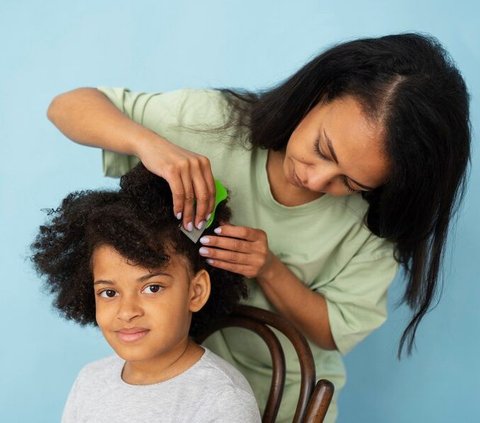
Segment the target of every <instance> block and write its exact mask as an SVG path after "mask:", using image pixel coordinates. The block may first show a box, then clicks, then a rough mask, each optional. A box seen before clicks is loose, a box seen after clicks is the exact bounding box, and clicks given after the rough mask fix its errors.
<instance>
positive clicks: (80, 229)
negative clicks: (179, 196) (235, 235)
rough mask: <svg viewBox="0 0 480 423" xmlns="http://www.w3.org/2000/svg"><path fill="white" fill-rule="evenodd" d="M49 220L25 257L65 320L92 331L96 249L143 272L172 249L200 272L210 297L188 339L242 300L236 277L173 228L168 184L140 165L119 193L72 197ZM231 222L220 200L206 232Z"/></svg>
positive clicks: (243, 291) (240, 283) (123, 181)
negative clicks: (103, 248)
mask: <svg viewBox="0 0 480 423" xmlns="http://www.w3.org/2000/svg"><path fill="white" fill-rule="evenodd" d="M48 215H49V221H48V222H47V223H46V224H45V225H42V226H40V230H39V233H38V235H37V237H36V239H35V241H34V242H33V243H32V245H31V248H32V253H33V254H32V257H31V258H32V261H33V263H34V266H35V269H36V271H37V272H38V273H39V274H40V275H41V276H43V277H44V278H45V280H46V286H47V288H48V290H49V291H50V293H52V294H53V295H54V306H55V307H56V308H57V309H58V310H59V311H60V313H61V314H62V315H63V316H64V317H66V318H67V319H72V320H75V321H76V322H78V323H80V324H82V325H87V324H93V325H96V321H95V297H94V290H93V275H92V269H91V257H92V253H93V251H94V249H95V248H96V247H97V246H100V245H110V246H112V247H113V248H115V250H117V251H118V252H119V253H120V254H121V255H122V256H124V257H125V258H127V259H128V260H129V261H130V262H132V263H134V264H136V265H140V266H142V267H145V268H148V269H154V268H159V267H163V266H165V265H166V264H167V263H168V261H169V259H170V257H169V252H172V251H175V253H177V254H180V255H182V256H184V257H185V258H186V259H187V261H188V262H189V263H190V265H191V270H192V271H193V272H194V273H196V272H197V271H199V270H200V269H206V270H207V271H208V273H209V274H210V281H211V294H210V298H209V300H208V301H207V303H206V304H205V306H204V307H203V308H202V309H201V310H200V311H199V312H197V313H194V314H193V316H192V324H191V327H190V335H191V336H193V337H195V336H196V335H197V334H199V333H201V332H203V331H204V330H205V329H206V328H208V327H209V326H210V325H211V324H212V323H213V322H214V321H216V320H218V319H219V318H221V317H222V316H224V315H226V314H228V313H230V312H231V311H232V309H233V308H234V306H235V305H236V304H237V303H238V302H239V301H240V299H241V298H245V297H246V296H247V288H246V285H245V282H244V280H243V277H242V276H240V275H237V274H234V273H231V272H227V271H225V270H221V269H217V268H214V267H212V266H209V265H208V264H207V262H206V261H205V259H204V258H203V257H202V256H200V255H199V253H198V249H199V245H198V244H195V243H193V242H192V241H191V240H190V239H188V238H187V237H186V236H185V235H184V234H183V233H182V232H181V231H180V230H179V227H178V225H179V223H178V220H177V219H176V218H175V216H174V213H173V204H172V193H171V191H170V188H169V185H168V183H167V182H166V181H165V180H164V179H162V178H160V177H158V176H156V175H154V174H152V173H151V172H149V171H148V170H147V169H146V168H145V167H144V166H143V165H142V164H141V163H140V164H139V165H137V166H136V167H135V168H134V169H132V170H131V171H130V172H129V173H127V174H126V175H125V176H123V177H122V178H121V181H120V190H118V191H79V192H73V193H71V194H69V195H68V196H67V197H66V198H65V199H64V200H63V201H62V203H61V205H60V207H59V208H58V209H55V210H53V209H52V210H49V211H48ZM229 218H230V210H229V209H228V207H227V206H226V204H225V202H223V203H221V204H220V205H219V206H218V207H217V210H216V213H215V221H214V222H213V223H212V225H211V226H210V227H209V228H208V229H207V230H206V231H205V234H209V233H212V230H213V228H215V227H216V226H218V224H219V222H226V221H228V219H229Z"/></svg>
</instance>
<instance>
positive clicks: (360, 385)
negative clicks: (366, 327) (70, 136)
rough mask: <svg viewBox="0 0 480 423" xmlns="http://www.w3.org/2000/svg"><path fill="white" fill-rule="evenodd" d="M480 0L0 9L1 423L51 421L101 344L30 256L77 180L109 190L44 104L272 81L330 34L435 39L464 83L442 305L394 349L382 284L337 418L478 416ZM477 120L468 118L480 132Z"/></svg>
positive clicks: (396, 311) (13, 4)
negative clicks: (403, 353)
mask: <svg viewBox="0 0 480 423" xmlns="http://www.w3.org/2000/svg"><path fill="white" fill-rule="evenodd" d="M478 4H479V3H478V2H474V1H473V0H472V1H462V2H459V1H455V0H445V1H439V0H423V1H422V0H403V1H399V2H392V1H383V2H381V1H377V0H364V1H362V2H357V1H354V0H345V1H337V2H331V1H329V2H326V1H313V0H311V1H310V0H303V1H301V0H300V1H279V0H275V1H274V0H269V1H260V0H257V1H253V0H251V1H246V0H243V1H240V0H239V1H227V0H224V1H221V0H217V1H214V0H209V1H194V0H191V1H188V0H176V1H168V2H167V1H165V0H156V1H146V0H136V1H135V2H134V1H129V2H127V1H119V0H116V1H99V0H95V1H94V0H86V1H85V0H84V1H81V2H80V1H68V2H67V1H60V0H59V1H56V0H49V1H21V0H18V1H14V0H2V2H1V5H0V40H1V50H0V54H1V58H0V60H1V66H0V152H1V160H2V166H1V167H0V193H1V221H0V222H1V233H0V235H1V239H2V243H1V247H0V249H1V256H0V257H1V263H0V271H1V283H0V316H1V324H0V327H1V329H0V384H1V387H0V421H2V422H48V423H51V422H55V421H58V420H59V419H60V415H61V411H62V407H63V404H64V401H65V398H66V395H67V393H68V390H69V388H70V386H71V384H72V382H73V380H74V378H75V376H76V374H77V372H78V370H79V369H80V368H81V367H82V366H83V365H84V364H85V363H87V362H89V361H91V360H94V359H96V358H99V357H102V356H105V355H106V354H109V353H110V351H109V349H108V347H107V346H106V345H105V343H104V342H103V340H102V339H101V336H100V335H99V334H98V333H97V332H96V330H94V329H82V328H79V327H76V326H75V325H74V324H72V323H68V322H65V321H63V320H61V319H59V318H58V316H57V315H56V314H55V312H54V311H53V310H52V309H51V305H50V298H49V297H48V295H45V293H44V292H42V289H41V284H40V282H39V280H38V278H37V277H36V275H35V274H34V272H33V270H32V269H31V266H30V264H29V261H28V259H27V257H28V249H29V244H30V242H31V241H32V239H33V237H34V235H35V232H36V230H37V227H38V225H39V224H40V223H41V222H42V221H43V219H44V213H43V212H42V211H41V209H42V208H48V207H55V206H56V205H57V204H58V203H59V201H60V199H61V198H63V196H64V195H65V194H67V193H68V192H70V191H72V190H77V189H82V188H96V187H112V186H115V184H116V181H114V180H108V179H105V178H103V177H102V174H101V163H100V152H99V151H98V150H95V149H88V148H85V147H80V146H78V145H75V144H73V143H70V142H67V141H66V139H64V137H63V136H62V135H61V134H60V133H59V132H58V131H57V130H56V129H54V127H53V126H52V125H51V124H50V123H49V122H48V121H47V119H46V116H45V112H46V109H47V106H48V104H49V102H50V100H51V99H52V98H53V97H54V96H55V95H56V94H58V93H60V92H63V91H66V90H69V89H72V88H75V87H79V86H98V85H108V86H128V87H130V88H132V89H136V90H146V91H148V90H170V89H174V88H180V87H208V86H211V87H219V86H233V87H246V88H250V89H256V88H263V87H266V86H270V85H272V84H274V83H276V82H278V81H280V80H281V79H283V78H285V77H286V76H288V75H289V74H290V73H292V72H293V71H295V70H296V69H297V68H298V67H299V66H300V65H301V64H303V63H304V62H305V61H306V60H307V59H308V58H310V57H312V56H313V55H315V54H316V53H318V52H319V51H320V50H322V49H323V48H325V47H327V46H329V45H331V44H332V43H334V42H339V41H344V40H348V39H351V38H354V37H360V36H378V35H383V34H387V33H395V32H402V31H412V30H414V31H424V32H428V33H431V34H434V35H435V36H437V37H438V38H439V39H440V41H441V42H442V43H444V45H445V47H446V48H447V49H448V50H449V51H450V53H451V55H452V56H453V58H454V59H455V61H456V62H457V64H458V66H459V68H460V69H461V70H462V72H463V74H464V76H465V79H466V81H467V84H468V86H469V88H470V92H471V94H472V103H471V105H472V122H473V128H474V139H473V140H474V148H473V158H472V168H471V173H470V183H469V188H468V192H467V195H466V198H465V202H464V204H463V206H462V208H461V210H460V214H459V217H458V221H457V224H456V226H455V230H454V231H452V236H451V239H450V243H449V248H448V251H447V255H446V261H445V263H446V266H445V284H444V287H443V295H442V298H441V301H440V303H439V304H438V306H437V307H436V308H435V309H434V310H433V311H432V312H431V313H430V314H429V315H428V316H427V318H426V319H425V320H424V322H423V324H422V326H421V328H420V329H419V331H418V341H417V351H416V352H415V353H414V355H413V356H412V357H411V358H408V359H404V360H402V361H400V362H399V361H398V360H397V359H396V347H397V344H398V340H399V336H400V333H401V330H402V329H403V327H404V325H405V323H406V319H407V316H408V313H407V310H406V309H405V308H404V307H399V308H397V307H395V304H396V302H397V301H398V300H399V298H400V296H401V290H402V283H401V281H400V280H397V281H396V283H395V284H394V286H393V289H392V291H391V295H390V309H391V314H390V318H389V320H388V322H387V323H386V324H385V325H384V326H383V327H382V328H381V329H380V330H378V331H377V332H376V333H375V334H373V335H372V336H370V337H369V338H368V339H367V340H366V341H365V342H363V343H362V344H361V345H360V346H358V347H357V348H356V349H355V350H354V351H353V352H352V353H350V354H349V355H348V356H347V357H346V363H347V368H348V372H349V381H348V384H347V387H346V388H345V390H344V392H343V394H342V396H341V399H340V418H339V422H340V423H345V422H368V423H376V422H382V423H383V422H388V423H397V422H398V423H400V422H402V423H406V422H409V423H410V422H437V423H441V422H478V421H480V402H479V394H480V360H479V357H480V340H479V328H480V313H479V308H480V307H479V298H480V288H479V284H478V279H479V278H478V265H479V261H480V260H479V259H480V254H479V246H480V243H479V238H480V229H479V225H478V222H477V218H476V215H475V212H474V210H475V209H477V210H478V208H479V205H480V200H479V198H480V197H479V195H478V186H479V182H480V177H479V171H478V160H479V153H478V147H477V145H478V125H477V126H476V124H477V123H478V122H479V112H480V110H479V106H480V103H479V99H478V95H477V94H478V92H479V88H480V76H479V75H480V73H479V69H480V49H479V42H480V30H479V27H478V16H479V13H480V6H478ZM475 129H476V130H475Z"/></svg>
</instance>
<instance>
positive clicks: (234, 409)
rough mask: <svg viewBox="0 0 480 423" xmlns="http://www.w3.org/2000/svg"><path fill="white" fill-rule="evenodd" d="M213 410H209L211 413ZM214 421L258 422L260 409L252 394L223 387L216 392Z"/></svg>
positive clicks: (216, 422) (232, 422) (220, 422)
mask: <svg viewBox="0 0 480 423" xmlns="http://www.w3.org/2000/svg"><path fill="white" fill-rule="evenodd" d="M212 411H213V410H211V411H210V412H211V413H212ZM210 415H211V416H215V417H214V419H213V420H211V421H212V422H215V423H223V422H229V423H260V422H261V417H260V411H259V409H258V405H257V403H256V401H255V399H254V397H253V395H252V394H249V393H247V392H245V391H243V390H241V389H225V390H223V391H222V392H220V393H219V394H218V397H217V400H216V413H214V414H213V413H212V414H210Z"/></svg>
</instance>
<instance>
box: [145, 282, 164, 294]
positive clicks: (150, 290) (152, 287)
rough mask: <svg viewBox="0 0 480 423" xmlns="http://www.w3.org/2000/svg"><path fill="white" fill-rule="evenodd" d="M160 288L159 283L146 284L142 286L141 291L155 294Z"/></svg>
mask: <svg viewBox="0 0 480 423" xmlns="http://www.w3.org/2000/svg"><path fill="white" fill-rule="evenodd" d="M161 290H162V287H161V285H155V284H154V285H148V286H147V287H145V288H144V290H143V292H144V293H145V294H156V293H157V292H160V291H161Z"/></svg>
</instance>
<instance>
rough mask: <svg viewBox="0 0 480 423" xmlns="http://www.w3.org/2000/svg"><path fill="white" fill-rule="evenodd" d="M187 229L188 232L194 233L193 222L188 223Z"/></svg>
mask: <svg viewBox="0 0 480 423" xmlns="http://www.w3.org/2000/svg"><path fill="white" fill-rule="evenodd" d="M185 229H186V230H187V231H188V232H192V231H193V223H192V222H188V223H187V226H185Z"/></svg>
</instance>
